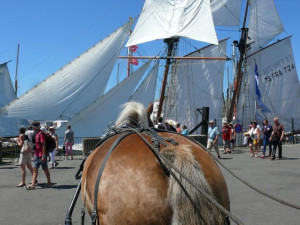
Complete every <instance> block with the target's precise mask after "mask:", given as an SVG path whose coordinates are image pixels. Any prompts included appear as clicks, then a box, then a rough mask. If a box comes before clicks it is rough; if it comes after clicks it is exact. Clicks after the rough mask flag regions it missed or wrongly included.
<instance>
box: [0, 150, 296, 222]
mask: <svg viewBox="0 0 300 225" xmlns="http://www.w3.org/2000/svg"><path fill="white" fill-rule="evenodd" d="M213 154H214V153H213ZM260 154H261V152H260ZM221 156H222V162H223V163H224V164H225V165H226V166H227V167H229V168H230V169H231V170H232V171H233V172H234V173H236V174H237V175H239V176H241V177H242V178H243V179H245V180H247V181H248V182H249V183H251V184H252V185H255V186H257V187H258V188H260V189H262V190H264V191H266V192H268V193H269V194H272V195H274V196H276V197H278V198H281V199H284V200H286V201H289V202H291V203H294V204H297V205H300V179H299V178H300V163H299V158H300V145H299V144H298V145H285V146H283V157H284V158H283V160H277V159H276V160H275V161H271V160H269V159H260V158H250V154H249V151H248V149H247V148H243V149H241V148H237V150H236V151H235V152H234V153H232V154H226V155H224V154H222V153H221ZM82 159H83V157H82V156H76V157H75V159H74V160H63V159H60V160H58V162H59V165H58V167H57V168H56V169H51V170H50V173H51V179H52V182H53V183H54V186H53V188H46V187H43V185H44V184H45V183H46V178H45V174H44V173H43V171H42V170H41V169H40V170H39V172H40V174H39V176H38V182H39V183H38V185H37V187H36V189H35V190H29V191H28V190H26V189H25V188H17V187H16V185H17V184H18V183H19V182H20V169H19V166H18V165H17V163H9V162H7V163H3V164H0V180H1V182H0V224H1V225H10V224H22V225H27V224H28V225H35V224H45V225H48V224H49V225H50V224H51V225H52V224H55V225H56V224H64V221H65V215H66V212H67V209H68V207H69V204H70V201H71V199H72V196H73V193H74V191H75V188H76V186H77V183H78V181H77V180H75V179H74V175H75V173H76V171H77V169H78V166H79V165H80V162H81V160H82ZM222 171H223V174H224V176H225V178H226V182H227V186H228V189H229V194H230V200H231V212H232V213H233V214H234V215H235V216H236V217H238V218H239V219H240V220H241V221H243V222H244V224H249V225H250V224H257V225H258V224H263V225H268V224H270V225H271V224H272V225H274V224H285V225H287V224H288V225H289V224H291V225H292V224H295V225H296V224H300V211H299V210H296V209H293V208H290V207H288V206H285V205H282V204H280V203H278V202H275V201H274V200H272V199H269V198H267V197H264V196H262V195H260V194H258V193H256V192H255V191H254V190H252V189H250V188H249V187H247V186H245V185H244V184H243V183H241V182H240V181H238V180H237V179H236V178H234V177H233V176H232V175H230V174H229V173H228V172H227V171H225V170H224V169H222ZM30 180H31V175H30V174H29V175H28V176H27V179H26V182H27V183H29V182H30ZM81 207H82V202H81V198H80V199H78V204H77V206H76V207H75V209H74V213H73V217H72V220H73V224H80V212H81ZM85 221H86V224H90V223H89V216H88V215H86V220H85ZM231 224H234V223H233V222H232V223H231Z"/></svg>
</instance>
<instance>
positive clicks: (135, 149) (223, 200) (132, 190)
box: [82, 132, 229, 225]
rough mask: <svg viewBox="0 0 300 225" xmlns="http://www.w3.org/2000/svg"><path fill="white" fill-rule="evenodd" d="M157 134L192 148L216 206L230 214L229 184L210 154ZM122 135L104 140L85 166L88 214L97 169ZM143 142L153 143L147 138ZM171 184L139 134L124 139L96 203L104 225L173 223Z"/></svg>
mask: <svg viewBox="0 0 300 225" xmlns="http://www.w3.org/2000/svg"><path fill="white" fill-rule="evenodd" d="M159 134H160V135H161V136H165V137H169V138H172V139H174V140H175V141H176V142H178V143H179V146H182V145H188V146H189V148H190V149H191V150H192V153H193V155H194V158H195V160H196V161H197V162H198V163H199V164H200V165H201V168H202V170H203V173H204V176H205V178H206V179H207V182H208V184H209V185H210V186H211V189H212V192H213V194H214V195H215V197H216V199H217V201H218V202H219V203H220V204H221V205H223V207H225V208H227V209H229V196H228V190H227V186H226V182H225V180H224V177H223V175H222V173H221V171H220V169H219V167H218V166H217V165H216V163H215V162H214V160H213V159H212V158H211V157H210V155H209V154H208V153H207V152H206V151H205V150H203V149H202V148H201V147H200V146H199V145H197V144H196V143H194V142H193V141H192V140H189V139H188V138H186V137H184V136H181V135H178V134H176V133H167V132H161V133H159ZM120 135H121V134H118V135H115V136H114V137H112V138H110V139H108V140H107V141H105V142H104V143H103V144H102V145H101V146H100V147H98V148H97V149H95V150H94V151H93V152H92V153H91V155H90V156H89V157H88V159H87V161H86V163H85V167H84V172H83V177H82V189H83V196H82V198H83V201H84V202H86V208H87V209H88V210H89V212H91V209H92V208H93V207H92V206H93V201H94V188H95V181H96V179H97V175H98V171H99V168H100V166H101V164H102V161H103V159H104V157H105V155H106V154H107V152H108V151H109V149H110V147H111V146H112V145H113V143H114V142H115V141H116V140H117V139H118V138H119V137H120ZM144 137H145V138H147V139H148V141H149V142H151V139H150V137H149V136H147V135H144ZM169 146H172V144H171V143H170V144H169ZM163 148H164V146H161V149H163ZM174 149H176V148H174ZM168 179H169V178H168V177H167V176H166V174H165V173H164V171H163V170H162V168H161V166H160V164H159V163H158V161H157V159H156V158H155V156H154V154H153V153H152V151H151V150H150V148H149V147H148V146H147V145H146V144H145V143H144V142H143V140H142V139H141V138H139V137H138V135H137V134H132V135H130V136H128V137H126V138H125V139H124V140H122V142H121V143H120V144H119V145H117V147H116V148H115V149H114V150H113V152H112V154H111V156H110V158H109V160H108V162H107V165H106V166H105V169H104V172H103V175H102V178H101V182H100V185H99V190H98V201H97V202H98V204H97V207H98V216H99V218H100V221H101V224H104V225H106V224H158V225H159V224H170V221H171V217H172V209H171V208H170V206H169V202H168V196H167V190H168ZM223 217H224V215H223Z"/></svg>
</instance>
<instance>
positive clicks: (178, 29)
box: [126, 0, 218, 46]
mask: <svg viewBox="0 0 300 225" xmlns="http://www.w3.org/2000/svg"><path fill="white" fill-rule="evenodd" d="M171 37H186V38H190V39H194V40H198V41H203V42H208V43H212V44H218V40H217V36H216V32H215V28H214V23H213V19H212V14H211V8H210V0H190V1H182V0H169V1H166V0H146V1H145V4H144V7H143V10H142V13H141V15H140V17H139V20H138V22H137V24H136V26H135V28H134V30H133V33H132V35H131V36H130V39H129V41H128V42H127V44H126V46H132V45H136V44H140V43H144V42H149V41H153V40H157V39H165V38H171Z"/></svg>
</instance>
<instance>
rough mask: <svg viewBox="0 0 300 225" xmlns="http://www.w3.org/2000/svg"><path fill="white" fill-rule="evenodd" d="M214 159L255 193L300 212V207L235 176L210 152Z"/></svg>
mask: <svg viewBox="0 0 300 225" xmlns="http://www.w3.org/2000/svg"><path fill="white" fill-rule="evenodd" d="M208 153H209V154H210V155H211V156H212V157H213V158H214V160H215V161H217V162H218V163H219V164H220V165H221V166H222V167H223V168H224V169H225V170H226V171H228V172H229V173H230V174H231V175H232V176H234V177H235V178H236V179H238V180H239V181H241V182H242V183H244V184H245V185H246V186H248V187H249V188H251V189H253V190H254V191H256V192H258V193H260V194H262V195H264V196H266V197H268V198H270V199H273V200H274V201H277V202H279V203H281V204H284V205H286V206H289V207H292V208H294V209H298V210H300V206H298V205H295V204H293V203H290V202H287V201H285V200H282V199H280V198H277V197H275V196H274V195H270V194H268V193H266V192H265V191H263V190H261V189H259V188H257V187H255V186H254V185H252V184H250V183H249V182H247V181H245V180H244V179H242V178H240V177H238V176H237V175H236V174H234V173H233V172H232V171H231V170H230V169H228V168H227V167H226V166H225V165H224V164H223V163H222V162H221V161H220V160H219V159H218V158H217V157H216V156H214V155H213V154H212V153H210V152H208Z"/></svg>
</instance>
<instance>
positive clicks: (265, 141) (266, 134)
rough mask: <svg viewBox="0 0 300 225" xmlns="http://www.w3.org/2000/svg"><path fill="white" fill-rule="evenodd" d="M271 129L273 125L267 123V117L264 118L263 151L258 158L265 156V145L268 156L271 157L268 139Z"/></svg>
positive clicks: (270, 144) (270, 145)
mask: <svg viewBox="0 0 300 225" xmlns="http://www.w3.org/2000/svg"><path fill="white" fill-rule="evenodd" d="M272 131H273V127H272V126H271V125H270V124H269V121H268V119H267V118H266V119H264V123H263V129H262V132H263V153H262V155H261V156H260V158H262V159H264V158H265V156H266V149H267V146H269V157H271V154H272V143H271V141H270V137H271V134H272Z"/></svg>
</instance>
